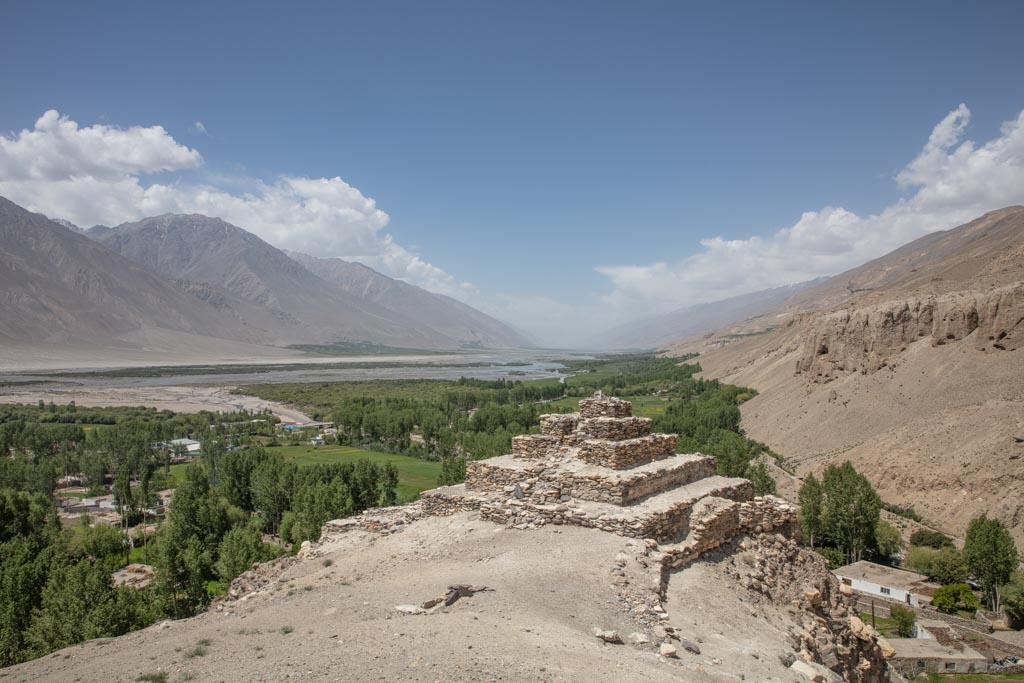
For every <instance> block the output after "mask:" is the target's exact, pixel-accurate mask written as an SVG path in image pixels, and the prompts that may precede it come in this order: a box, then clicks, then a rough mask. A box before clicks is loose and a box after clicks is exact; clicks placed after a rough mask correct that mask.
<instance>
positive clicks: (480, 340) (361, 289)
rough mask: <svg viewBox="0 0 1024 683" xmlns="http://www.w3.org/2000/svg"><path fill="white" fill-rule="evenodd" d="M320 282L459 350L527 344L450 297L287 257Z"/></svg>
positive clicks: (347, 267) (356, 267)
mask: <svg viewBox="0 0 1024 683" xmlns="http://www.w3.org/2000/svg"><path fill="white" fill-rule="evenodd" d="M286 253H287V254H288V256H290V257H291V258H293V259H295V261H297V262H298V263H300V264H302V265H303V266H304V267H305V268H306V269H308V270H309V271H310V272H312V273H314V274H315V275H317V276H318V277H320V278H323V279H324V280H327V281H328V282H331V283H334V284H335V285H337V286H339V287H341V288H342V289H343V290H344V291H346V292H347V293H349V294H351V295H352V296H355V297H357V298H359V299H361V300H364V301H369V302H372V303H374V304H377V305H379V306H382V307H383V308H386V309H387V310H389V311H394V312H395V313H398V314H399V315H401V316H403V317H404V318H407V319H408V320H411V321H414V322H415V323H416V324H417V325H418V326H421V327H425V328H433V329H436V330H438V331H440V332H441V333H443V334H445V335H446V336H448V337H451V338H453V339H457V340H460V345H462V346H484V347H490V348H494V347H522V346H529V345H530V341H529V340H528V339H526V338H525V337H524V336H523V335H521V334H520V333H519V332H516V331H515V330H513V329H512V328H511V327H509V326H508V325H506V324H505V323H503V322H501V321H500V320H496V319H494V318H492V317H490V316H488V315H485V314H483V313H481V312H480V311H478V310H476V309H475V308H472V307H470V306H467V305H466V304H463V303H461V302H459V301H456V300H455V299H452V298H451V297H447V296H443V295H441V294H435V293H433V292H428V291H427V290H425V289H421V288H420V287H416V286H414V285H410V284H408V283H406V282H402V281H401V280H396V279H394V278H390V277H388V276H386V275H382V274H381V273H378V272H377V271H375V270H374V269H372V268H369V267H367V266H364V265H363V264H361V263H351V262H349V261H344V260H342V259H340V258H317V257H315V256H308V255H306V254H300V253H297V252H291V251H289V252H286Z"/></svg>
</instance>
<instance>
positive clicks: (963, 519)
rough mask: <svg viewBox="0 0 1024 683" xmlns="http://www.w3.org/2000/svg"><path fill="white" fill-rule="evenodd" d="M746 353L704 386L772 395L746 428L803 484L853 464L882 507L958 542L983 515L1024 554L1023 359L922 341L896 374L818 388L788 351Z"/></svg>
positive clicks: (755, 406) (708, 368) (715, 363)
mask: <svg viewBox="0 0 1024 683" xmlns="http://www.w3.org/2000/svg"><path fill="white" fill-rule="evenodd" d="M787 348H788V349H790V350H788V352H787ZM738 351H741V350H740V349H734V350H733V351H732V352H729V353H726V352H724V351H721V352H712V353H709V354H708V355H707V356H702V357H701V363H702V366H703V367H704V368H705V375H706V376H710V377H720V378H722V379H725V380H726V381H729V382H734V383H736V384H741V385H746V386H752V387H755V388H757V389H758V390H759V391H760V392H762V393H761V394H760V395H759V396H757V397H755V398H754V399H752V400H751V401H750V402H748V403H747V404H746V405H744V407H743V427H744V429H746V430H747V432H748V433H749V434H750V436H751V437H753V438H755V439H758V440H760V441H764V442H765V443H767V444H769V445H771V447H772V448H773V449H775V450H776V451H778V452H779V453H781V454H783V455H784V456H785V457H786V458H787V460H788V461H789V462H790V463H792V464H794V465H796V467H797V471H798V473H799V474H806V473H807V472H812V471H815V472H820V471H821V470H822V469H824V467H825V466H827V465H828V464H829V463H835V462H842V461H843V460H847V459H848V460H850V461H851V462H853V463H854V465H855V466H856V467H857V469H858V470H860V471H861V472H863V473H864V474H866V475H867V476H868V477H869V478H870V479H871V481H872V482H873V483H874V485H875V486H876V488H877V489H878V491H879V493H880V494H881V495H882V498H883V499H884V500H886V501H887V502H892V503H898V504H901V505H913V506H914V508H915V509H916V510H917V511H918V512H920V513H921V514H922V515H923V516H924V517H925V518H926V519H927V520H928V521H929V522H931V523H933V524H935V525H936V526H938V527H939V528H941V529H943V530H945V531H947V532H949V533H954V534H962V533H963V532H964V531H965V529H966V525H967V522H968V521H970V519H971V518H972V517H974V516H976V515H978V514H981V513H983V512H984V513H988V514H990V515H996V516H997V517H998V518H999V519H1001V520H1003V521H1004V522H1005V523H1007V524H1008V525H1011V526H1012V527H1013V529H1014V535H1015V538H1016V539H1017V541H1018V543H1021V544H1022V545H1024V445H1020V444H1016V443H1014V439H1013V437H1014V436H1018V435H1024V381H1022V379H1024V368H1022V367H1021V364H1022V363H1024V357H1022V356H1020V355H1019V354H1017V353H1013V354H999V355H995V356H993V355H991V354H985V353H983V352H979V351H977V350H975V349H973V348H971V347H970V345H969V344H958V345H952V344H950V345H943V346H932V345H931V344H930V343H929V342H928V341H926V340H922V341H920V342H915V343H914V344H911V345H910V347H909V348H908V350H907V351H906V352H904V353H903V354H900V356H899V357H898V359H897V360H896V361H895V362H894V363H892V367H888V368H886V369H884V370H882V371H879V372H876V373H872V374H860V373H854V374H849V375H845V376H843V377H842V378H840V379H837V380H835V381H832V382H829V383H826V384H813V383H808V382H807V381H806V379H805V378H804V377H802V376H800V375H796V374H794V371H793V368H794V365H795V363H796V359H797V357H798V354H799V352H798V351H797V350H794V349H793V348H792V347H790V346H788V345H787V344H782V345H780V346H779V347H778V350H777V351H775V352H774V354H773V353H770V352H767V353H762V354H761V355H760V356H759V358H760V361H759V362H754V360H752V359H747V358H744V357H743V354H742V353H737V352H738ZM751 355H753V354H751Z"/></svg>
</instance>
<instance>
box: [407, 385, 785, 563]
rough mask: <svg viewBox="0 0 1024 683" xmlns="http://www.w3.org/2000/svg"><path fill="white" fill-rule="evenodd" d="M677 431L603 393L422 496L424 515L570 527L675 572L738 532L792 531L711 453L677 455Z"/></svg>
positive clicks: (781, 510)
mask: <svg viewBox="0 0 1024 683" xmlns="http://www.w3.org/2000/svg"><path fill="white" fill-rule="evenodd" d="M675 444H676V435H675V434H654V433H652V432H651V420H650V419H649V418H643V417H633V415H632V404H631V403H630V402H629V401H623V400H621V399H618V398H612V397H606V396H604V395H603V394H602V393H601V392H598V393H596V394H594V396H592V397H591V398H585V399H583V400H581V401H580V411H579V412H578V413H573V414H570V415H543V416H541V418H540V434H527V435H523V436H517V437H515V438H514V439H513V440H512V453H511V454H509V455H505V456H501V457H498V458H491V459H489V460H481V461H477V462H471V463H468V464H467V465H466V483H465V484H460V485H458V486H448V487H443V488H439V489H434V490H432V491H426V492H424V493H423V495H422V503H423V506H424V509H425V510H427V511H428V512H429V513H430V514H451V513H453V512H457V511H464V510H468V509H475V510H479V511H480V515H481V517H483V518H484V519H489V520H491V521H494V522H498V523H501V524H506V525H508V526H511V527H515V528H520V529H526V528H532V527H537V526H543V525H545V524H575V525H578V526H584V527H592V528H598V529H602V530H604V531H609V532H612V533H616V534H620V535H622V536H632V537H635V538H650V539H654V540H655V541H657V542H659V543H679V544H680V546H679V547H678V548H675V549H673V552H674V553H675V559H674V560H673V561H672V562H670V563H669V564H673V565H675V566H680V565H682V564H683V563H685V562H688V561H692V559H693V558H694V557H696V556H697V555H699V553H700V552H702V551H704V550H706V549H708V548H714V547H717V546H719V545H721V544H722V543H725V542H726V541H728V540H729V539H731V538H732V537H733V536H736V535H737V534H740V533H745V532H749V533H754V532H757V533H760V532H768V531H772V530H775V529H778V528H780V527H783V526H785V525H788V524H791V523H792V521H793V519H794V511H793V509H792V508H791V507H789V506H788V505H786V504H785V503H784V502H783V501H781V500H779V499H776V498H770V497H768V498H756V499H755V498H754V491H753V487H752V486H751V484H750V482H749V481H747V480H746V479H738V478H728V477H721V476H718V475H717V474H716V473H715V472H716V468H715V464H716V463H715V459H714V458H713V457H711V456H707V455H701V454H699V453H695V454H678V453H676V452H675Z"/></svg>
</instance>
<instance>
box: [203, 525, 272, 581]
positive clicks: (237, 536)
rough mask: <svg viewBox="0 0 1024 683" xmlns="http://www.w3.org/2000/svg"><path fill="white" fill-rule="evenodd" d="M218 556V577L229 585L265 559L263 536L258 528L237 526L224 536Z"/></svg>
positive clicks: (216, 566)
mask: <svg viewBox="0 0 1024 683" xmlns="http://www.w3.org/2000/svg"><path fill="white" fill-rule="evenodd" d="M218 555H219V558H218V559H217V563H216V565H215V568H216V570H217V575H218V576H219V577H220V579H221V581H224V582H225V583H228V582H230V581H231V580H232V579H234V578H235V577H236V576H238V575H239V574H241V573H242V572H245V571H248V569H249V568H250V567H252V565H253V563H254V562H258V561H260V559H261V558H262V557H263V536H262V534H260V532H259V529H257V528H251V527H248V526H236V527H235V528H233V529H231V530H230V531H228V532H227V533H226V534H224V540H222V541H221V542H220V547H219V552H218Z"/></svg>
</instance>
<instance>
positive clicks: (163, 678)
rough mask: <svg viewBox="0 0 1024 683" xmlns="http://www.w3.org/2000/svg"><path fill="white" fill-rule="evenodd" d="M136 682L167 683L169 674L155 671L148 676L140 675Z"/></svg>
mask: <svg viewBox="0 0 1024 683" xmlns="http://www.w3.org/2000/svg"><path fill="white" fill-rule="evenodd" d="M135 680H136V681H143V682H144V683H167V672H166V671H153V672H151V673H148V674H140V675H139V677H138V678H136V679H135Z"/></svg>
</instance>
